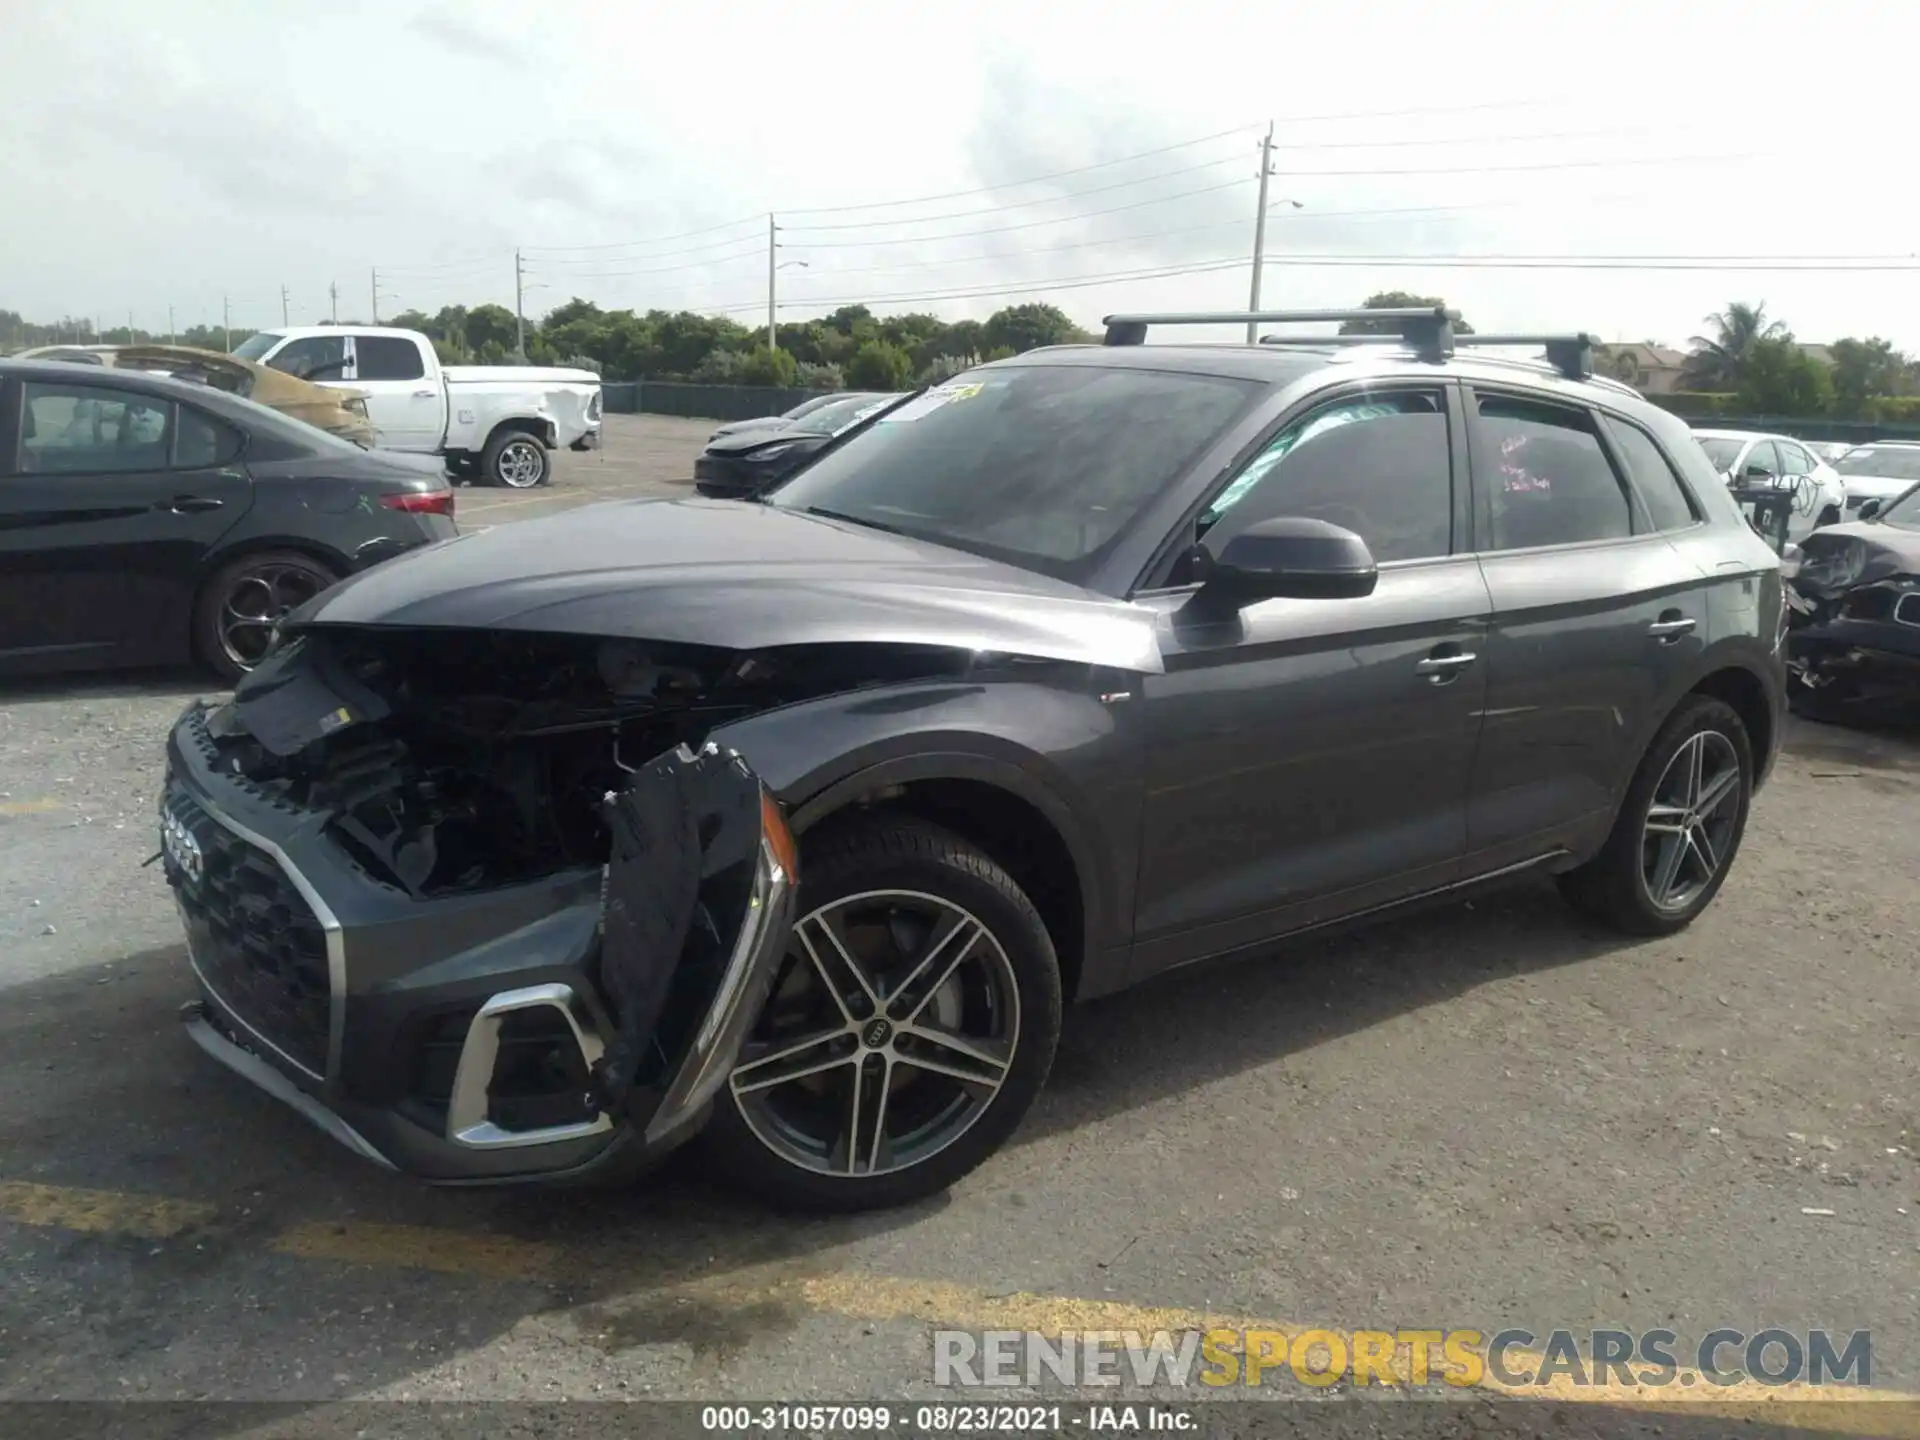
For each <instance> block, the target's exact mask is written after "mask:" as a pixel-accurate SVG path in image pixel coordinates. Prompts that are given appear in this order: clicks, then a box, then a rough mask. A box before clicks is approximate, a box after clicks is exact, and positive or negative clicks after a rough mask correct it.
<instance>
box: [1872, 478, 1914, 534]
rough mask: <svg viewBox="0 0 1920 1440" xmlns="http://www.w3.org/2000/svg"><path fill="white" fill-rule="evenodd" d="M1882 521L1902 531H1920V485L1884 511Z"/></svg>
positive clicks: (1881, 516)
mask: <svg viewBox="0 0 1920 1440" xmlns="http://www.w3.org/2000/svg"><path fill="white" fill-rule="evenodd" d="M1880 519H1881V520H1883V521H1884V522H1885V523H1887V524H1888V525H1898V526H1899V527H1900V528H1901V529H1902V530H1920V485H1916V486H1914V487H1913V489H1911V490H1909V491H1907V493H1906V494H1904V495H1902V496H1901V497H1900V498H1899V499H1898V500H1895V501H1894V502H1893V503H1892V504H1891V505H1889V506H1887V508H1886V509H1884V510H1882V511H1881V512H1880Z"/></svg>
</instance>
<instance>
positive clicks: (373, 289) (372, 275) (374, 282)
mask: <svg viewBox="0 0 1920 1440" xmlns="http://www.w3.org/2000/svg"><path fill="white" fill-rule="evenodd" d="M367 293H368V294H370V295H372V296H373V323H374V324H376V325H378V324H379V323H380V272H379V271H378V270H377V269H375V270H369V271H367Z"/></svg>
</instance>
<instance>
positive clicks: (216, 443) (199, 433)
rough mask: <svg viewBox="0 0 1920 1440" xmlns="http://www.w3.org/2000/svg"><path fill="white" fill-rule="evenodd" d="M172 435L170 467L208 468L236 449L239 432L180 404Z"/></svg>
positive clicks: (219, 462) (232, 453)
mask: <svg viewBox="0 0 1920 1440" xmlns="http://www.w3.org/2000/svg"><path fill="white" fill-rule="evenodd" d="M179 416H180V419H179V422H178V425H177V427H176V429H175V433H174V439H173V468H174V469H176V470H211V469H212V468H213V467H214V466H216V465H224V464H226V463H227V462H228V461H229V460H231V459H233V458H234V457H235V456H236V455H238V454H239V453H240V432H239V431H237V430H233V429H230V428H229V427H228V426H225V425H222V424H221V423H220V422H219V421H218V420H215V419H213V418H212V417H211V416H208V415H202V414H201V413H200V412H199V411H198V410H194V409H190V408H188V407H187V406H185V405H182V406H181V407H180V410H179Z"/></svg>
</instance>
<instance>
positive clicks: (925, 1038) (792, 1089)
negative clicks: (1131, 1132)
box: [702, 817, 1061, 1212]
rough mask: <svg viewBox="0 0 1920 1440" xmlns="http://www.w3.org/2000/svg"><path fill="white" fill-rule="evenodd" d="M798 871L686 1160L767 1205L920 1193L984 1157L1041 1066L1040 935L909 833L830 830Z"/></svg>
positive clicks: (1051, 974)
mask: <svg viewBox="0 0 1920 1440" xmlns="http://www.w3.org/2000/svg"><path fill="white" fill-rule="evenodd" d="M800 872H801V881H800V894H799V897H798V901H799V903H798V907H797V912H796V913H797V914H798V915H799V916H800V917H801V918H800V919H799V920H798V921H797V922H796V923H795V925H794V933H793V936H792V938H791V939H790V940H789V942H788V947H787V955H786V956H785V958H784V960H783V961H782V967H781V971H780V974H779V975H778V976H777V977H776V978H775V981H774V986H773V991H772V994H771V996H770V998H769V999H768V1002H767V1007H766V1009H765V1011H764V1012H763V1013H762V1014H761V1016H760V1018H759V1019H758V1020H757V1021H756V1022H755V1026H754V1029H753V1032H752V1033H751V1035H750V1036H749V1038H748V1040H747V1043H746V1044H745V1045H744V1046H743V1047H742V1048H741V1052H740V1058H739V1060H738V1061H737V1062H736V1064H735V1067H734V1071H733V1074H732V1075H731V1076H730V1077H729V1080H728V1084H727V1087H726V1089H725V1090H723V1091H722V1092H721V1095H720V1098H719V1099H718V1101H717V1102H716V1103H715V1106H714V1113H713V1118H712V1121H711V1122H710V1124H709V1125H708V1127H707V1130H706V1132H705V1134H704V1135H703V1136H702V1141H703V1145H704V1148H705V1149H706V1151H707V1153H708V1154H709V1155H710V1156H711V1157H712V1159H713V1160H714V1162H715V1163H716V1165H717V1166H718V1167H719V1168H720V1169H721V1170H722V1171H723V1172H724V1173H725V1174H726V1175H728V1176H729V1177H730V1178H731V1179H733V1180H734V1181H736V1182H738V1183H739V1184H740V1185H741V1186H742V1187H744V1188H745V1189H747V1190H749V1191H751V1192H752V1193H754V1194H756V1195H760V1196H763V1197H765V1198H767V1199H770V1200H772V1201H773V1202H775V1203H776V1204H779V1205H785V1206H793V1207H798V1208H803V1209H809V1210H826V1211H840V1212H851V1211H859V1210H870V1209H877V1208H880V1207H884V1206H891V1205H900V1204H905V1203H907V1202H909V1201H913V1200H918V1199H922V1198H924V1197H926V1196H929V1195H935V1194H938V1193H939V1192H941V1191H943V1190H945V1189H946V1188H947V1187H948V1186H950V1185H952V1184H954V1182H956V1181H957V1180H959V1179H960V1178H961V1177H962V1176H964V1175H966V1174H967V1173H968V1172H969V1171H971V1170H973V1169H974V1168H975V1167H976V1166H978V1165H979V1164H980V1163H981V1162H982V1161H984V1160H985V1159H986V1158H987V1157H988V1156H989V1155H991V1154H993V1152H994V1151H995V1150H997V1149H999V1148H1000V1146H1001V1144H1002V1143H1003V1142H1005V1140H1006V1139H1007V1137H1008V1136H1010V1135H1011V1134H1012V1133H1013V1131H1014V1130H1015V1128H1016V1127H1017V1126H1018V1125H1019V1123H1020V1121H1021V1119H1022V1118H1023V1117H1024V1116H1025V1114H1026V1112H1027V1110H1028V1108H1029V1107H1030V1106H1031V1105H1032V1103H1033V1100H1034V1097H1035V1096H1036V1095H1038V1094H1039V1092H1040V1087H1041V1086H1042V1085H1043V1084H1044V1083H1045V1081H1046V1078H1047V1072H1048V1070H1049V1069H1050V1068H1051V1067H1052V1064H1053V1054H1054V1049H1055V1046H1056V1045H1057V1044H1058V1041H1059V1035H1060V1011H1061V995H1060V966H1059V961H1058V959H1057V957H1056V956H1055V953H1054V948H1053V942H1052V940H1051V938H1050V937H1049V936H1048V934H1047V928H1046V925H1045V924H1044V923H1043V922H1042V920H1041V918H1040V915H1039V912H1038V911H1036V910H1035V909H1034V906H1033V903H1032V901H1030V900H1029V899H1028V898H1027V896H1026V895H1025V893H1024V892H1023V891H1022V890H1021V889H1020V887H1019V886H1018V885H1017V884H1015V883H1014V881H1013V879H1012V878H1011V877H1010V876H1009V875H1008V874H1007V873H1006V871H1005V870H1003V869H1002V868H1001V867H1000V866H999V865H998V864H997V863H995V861H994V860H993V859H992V858H991V857H990V856H988V855H987V854H985V853H984V852H982V851H981V850H979V849H978V848H976V847H975V846H973V845H971V844H969V843H968V842H967V841H965V840H963V839H961V838H960V837H959V836H957V835H954V834H952V833H950V832H948V831H946V830H943V829H940V828H938V827H937V826H934V825H930V824H927V823H925V822H923V821H920V820H917V819H914V818H911V817H895V818H888V819H867V820H860V821H856V822H853V823H849V824H843V825H838V826H835V827H833V829H832V830H830V831H829V832H827V833H824V834H822V835H821V837H820V839H819V840H817V841H814V842H813V843H810V844H809V845H808V846H807V847H806V849H805V851H804V853H803V855H802V860H801V867H800Z"/></svg>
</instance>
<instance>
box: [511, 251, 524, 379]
mask: <svg viewBox="0 0 1920 1440" xmlns="http://www.w3.org/2000/svg"><path fill="white" fill-rule="evenodd" d="M526 292H527V262H526V261H525V260H523V259H521V258H520V247H519V246H518V245H516V246H514V247H513V353H514V356H515V357H516V358H518V359H521V360H524V359H526V358H527V306H526V298H527V294H526Z"/></svg>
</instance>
